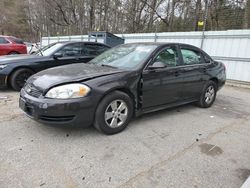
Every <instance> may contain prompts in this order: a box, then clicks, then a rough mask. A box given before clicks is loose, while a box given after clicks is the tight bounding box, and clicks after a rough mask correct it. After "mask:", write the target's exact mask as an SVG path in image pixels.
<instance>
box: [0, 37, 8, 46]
mask: <svg viewBox="0 0 250 188" xmlns="http://www.w3.org/2000/svg"><path fill="white" fill-rule="evenodd" d="M8 43H9V41H7V40H6V39H5V38H3V37H0V44H8Z"/></svg>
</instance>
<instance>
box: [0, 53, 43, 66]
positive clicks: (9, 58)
mask: <svg viewBox="0 0 250 188" xmlns="http://www.w3.org/2000/svg"><path fill="white" fill-rule="evenodd" d="M41 58H43V56H38V55H27V54H25V55H5V56H0V65H3V64H4V65H6V64H11V63H18V62H23V61H32V60H34V59H41Z"/></svg>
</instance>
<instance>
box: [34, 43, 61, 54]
mask: <svg viewBox="0 0 250 188" xmlns="http://www.w3.org/2000/svg"><path fill="white" fill-rule="evenodd" d="M62 46H63V44H62V43H53V44H49V45H47V46H45V47H43V48H41V49H40V50H38V51H37V52H36V55H41V56H51V55H52V54H54V53H55V52H56V51H57V50H58V49H59V48H61V47H62Z"/></svg>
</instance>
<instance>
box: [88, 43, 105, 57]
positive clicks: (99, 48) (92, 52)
mask: <svg viewBox="0 0 250 188" xmlns="http://www.w3.org/2000/svg"><path fill="white" fill-rule="evenodd" d="M108 49H109V47H107V46H104V45H100V44H84V50H83V55H84V56H97V55H99V54H101V53H103V52H104V51H106V50H108Z"/></svg>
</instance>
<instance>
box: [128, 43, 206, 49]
mask: <svg viewBox="0 0 250 188" xmlns="http://www.w3.org/2000/svg"><path fill="white" fill-rule="evenodd" d="M129 44H139V45H157V46H158V47H159V48H160V47H161V46H165V45H182V46H187V47H190V48H194V49H198V50H202V49H200V48H199V47H197V46H194V45H190V44H185V43H178V42H135V43H126V44H125V45H129Z"/></svg>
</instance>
